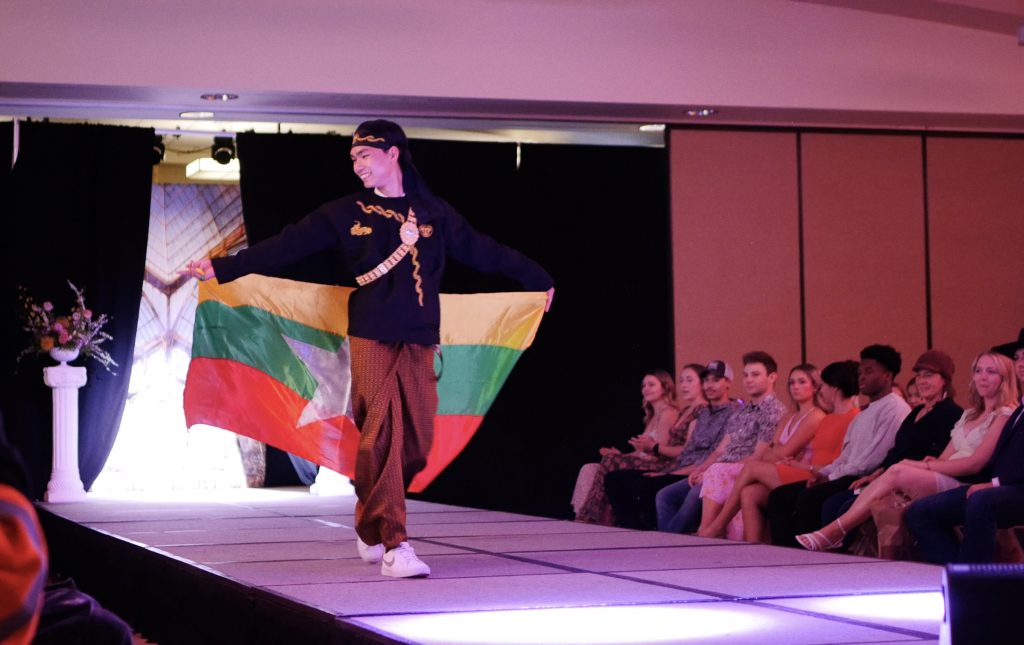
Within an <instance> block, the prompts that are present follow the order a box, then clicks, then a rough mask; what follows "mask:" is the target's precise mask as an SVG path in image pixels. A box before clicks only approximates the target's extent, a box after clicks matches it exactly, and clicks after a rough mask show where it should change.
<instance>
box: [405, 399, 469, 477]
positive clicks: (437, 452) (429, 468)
mask: <svg viewBox="0 0 1024 645" xmlns="http://www.w3.org/2000/svg"><path fill="white" fill-rule="evenodd" d="M483 420H484V418H483V417H482V416H479V415H465V414H445V415H438V416H436V417H434V443H433V444H432V445H431V446H430V453H429V454H428V455H427V465H426V467H424V468H423V470H421V471H420V472H419V474H417V475H416V477H414V478H413V480H412V483H411V484H409V491H410V492H413V493H419V492H421V491H423V489H424V488H426V487H427V486H428V485H429V484H430V482H432V481H434V478H435V477H437V476H438V475H440V474H441V471H442V470H444V469H445V467H447V466H448V464H450V463H451V462H452V460H453V459H455V457H457V456H458V454H459V453H460V452H462V449H463V448H465V447H466V444H467V443H469V440H470V439H472V438H473V435H474V434H475V433H476V430H477V428H479V427H480V422H481V421H483Z"/></svg>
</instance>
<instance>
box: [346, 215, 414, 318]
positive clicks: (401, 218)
mask: <svg viewBox="0 0 1024 645" xmlns="http://www.w3.org/2000/svg"><path fill="white" fill-rule="evenodd" d="M356 205H358V206H359V208H361V209H363V212H364V213H366V214H367V215H371V214H374V213H376V214H377V215H381V216H382V217H386V218H388V219H394V220H397V221H399V222H401V223H402V224H404V223H405V216H404V215H402V214H401V213H399V212H398V211H393V210H391V209H390V208H384V207H383V206H380V205H378V204H364V203H363V202H362V201H361V200H360V201H356ZM409 219H410V220H411V221H412V222H413V223H415V222H416V213H415V211H413V210H412V209H411V208H410V209H409ZM357 223H358V221H357ZM367 228H369V227H367ZM352 230H353V233H352V234H353V235H355V234H356V233H355V232H354V231H355V226H353V227H352ZM419 230H420V235H422V236H423V237H430V236H431V235H433V234H434V227H433V226H431V225H430V224H423V225H422V226H420V227H419ZM406 246H408V248H409V256H410V257H409V260H410V262H412V277H413V280H415V281H416V294H417V295H418V296H419V302H420V306H421V307H422V306H423V278H422V277H421V276H420V261H419V250H418V249H417V248H416V245H415V244H412V245H406ZM389 270H390V267H388V269H387V270H385V271H383V272H382V273H381V275H383V274H384V273H387V271H389ZM378 277H380V276H373V277H372V278H371V279H370V280H368V281H367V282H366V284H369V282H372V281H373V280H376V279H377V278H378ZM361 284H362V283H361Z"/></svg>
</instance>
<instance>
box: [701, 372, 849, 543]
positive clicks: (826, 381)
mask: <svg viewBox="0 0 1024 645" xmlns="http://www.w3.org/2000/svg"><path fill="white" fill-rule="evenodd" d="M821 381H822V384H821V390H820V398H821V401H822V405H823V406H824V407H825V408H826V409H828V410H831V412H830V413H829V414H827V415H825V417H824V418H823V419H822V420H821V422H820V423H819V424H818V428H817V430H816V431H815V433H814V437H813V438H812V439H811V442H810V443H809V444H808V448H807V451H806V452H805V453H804V454H803V456H802V459H801V460H797V459H793V458H792V457H785V458H783V459H782V460H780V461H777V462H774V463H772V462H770V461H748V462H747V463H746V464H745V465H744V466H743V470H741V471H740V474H739V477H737V478H736V484H735V485H734V486H733V489H732V492H731V493H730V494H729V497H728V498H726V500H725V502H724V503H723V504H722V508H721V510H720V511H719V512H718V515H717V516H716V517H715V518H714V519H713V520H712V521H711V522H710V523H709V524H708V525H707V528H706V530H704V532H703V534H704V535H706V536H709V537H721V536H723V535H725V533H726V528H727V527H728V526H729V524H730V522H731V521H732V518H733V517H734V516H735V515H736V514H737V513H738V512H740V511H741V510H742V515H743V539H744V540H746V541H748V542H759V541H764V537H763V535H764V526H765V524H764V516H763V514H762V511H761V509H762V508H763V507H764V506H765V504H766V503H767V501H768V494H769V493H770V492H771V491H772V490H774V489H776V488H778V487H779V486H781V485H783V484H790V483H793V482H801V481H806V480H807V479H808V478H810V476H811V473H812V472H814V471H815V470H817V469H819V468H820V467H822V466H824V465H826V464H830V463H832V460H834V459H835V458H836V457H838V456H839V449H840V448H841V447H842V445H843V438H844V437H845V436H846V428H847V426H848V425H849V424H850V421H851V420H852V419H853V418H854V417H855V416H857V413H858V412H860V410H859V409H858V408H857V393H858V391H859V390H858V388H857V363H856V362H855V361H843V362H840V363H831V364H829V365H828V366H826V367H825V369H824V370H822V372H821Z"/></svg>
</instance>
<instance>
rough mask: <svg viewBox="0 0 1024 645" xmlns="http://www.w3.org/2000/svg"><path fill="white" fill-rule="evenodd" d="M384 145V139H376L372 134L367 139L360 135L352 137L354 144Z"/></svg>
mask: <svg viewBox="0 0 1024 645" xmlns="http://www.w3.org/2000/svg"><path fill="white" fill-rule="evenodd" d="M364 141H365V142H367V143H384V137H375V136H373V135H372V134H368V135H366V136H365V137H361V136H359V135H358V134H353V135H352V143H362V142H364Z"/></svg>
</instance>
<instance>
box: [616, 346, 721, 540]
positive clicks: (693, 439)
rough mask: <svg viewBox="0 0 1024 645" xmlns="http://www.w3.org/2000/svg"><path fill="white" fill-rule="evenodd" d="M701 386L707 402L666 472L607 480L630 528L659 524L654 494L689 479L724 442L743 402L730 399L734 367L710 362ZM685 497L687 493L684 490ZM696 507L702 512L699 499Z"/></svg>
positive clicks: (620, 517)
mask: <svg viewBox="0 0 1024 645" xmlns="http://www.w3.org/2000/svg"><path fill="white" fill-rule="evenodd" d="M700 376H701V386H702V388H703V390H704V398H706V399H707V400H708V405H707V406H706V407H705V408H704V409H703V410H701V411H700V413H699V414H698V415H697V418H696V420H695V421H694V424H693V428H692V429H691V430H690V437H689V439H688V440H687V442H686V445H685V446H683V450H682V452H680V453H679V454H678V455H677V456H676V458H675V460H674V461H673V462H672V464H671V465H670V466H668V467H666V468H665V470H664V471H662V472H660V473H658V472H649V473H645V472H641V471H639V470H617V471H614V472H610V473H608V475H607V476H606V477H605V480H604V489H605V493H606V494H607V495H608V501H609V502H611V505H612V508H613V509H614V510H615V523H616V525H617V526H622V527H625V528H631V529H650V528H654V526H655V523H656V510H655V496H656V495H657V494H658V492H659V491H660V490H662V489H663V488H665V487H667V486H669V485H670V484H675V483H677V482H679V481H684V480H686V478H687V477H689V475H690V473H692V472H693V471H694V470H695V469H696V468H698V467H699V466H701V465H702V464H703V463H704V462H705V460H707V458H708V457H709V455H711V454H712V452H713V451H714V450H715V448H716V447H717V446H718V444H719V443H721V440H722V435H724V434H725V425H726V423H727V422H728V421H729V418H730V417H731V416H732V414H733V413H734V412H735V411H736V410H737V409H738V408H739V407H740V403H739V402H738V401H736V400H734V399H731V398H729V388H730V387H731V386H732V367H730V366H729V364H728V363H726V362H725V361H719V360H715V361H711V362H710V363H708V364H707V367H705V368H704V369H703V370H701V374H700ZM684 497H685V493H684ZM695 508H696V510H697V511H698V512H699V511H700V502H699V500H697V502H696V505H695Z"/></svg>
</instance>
